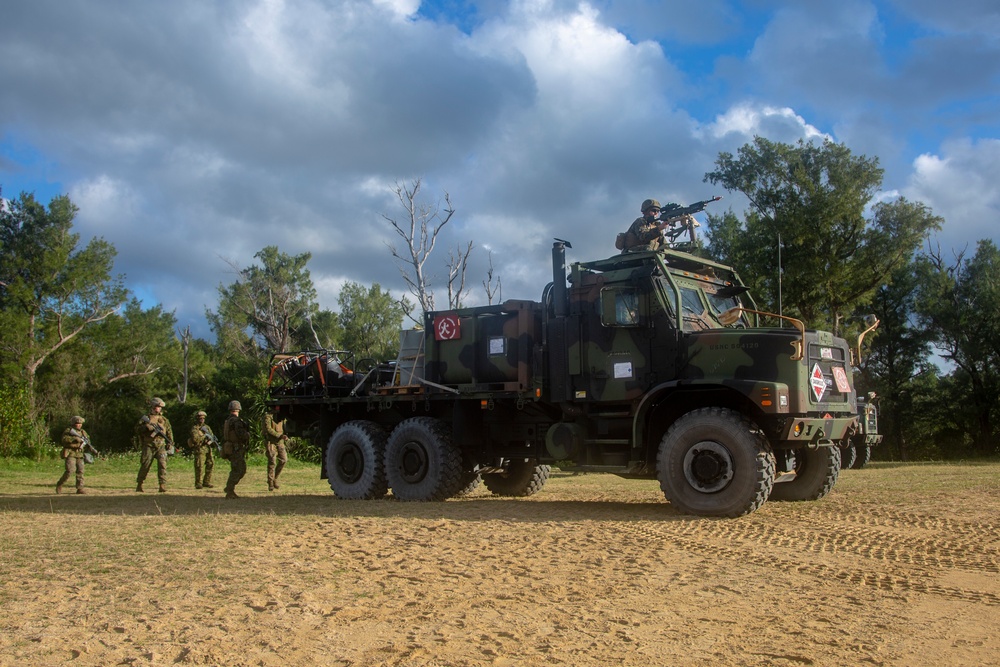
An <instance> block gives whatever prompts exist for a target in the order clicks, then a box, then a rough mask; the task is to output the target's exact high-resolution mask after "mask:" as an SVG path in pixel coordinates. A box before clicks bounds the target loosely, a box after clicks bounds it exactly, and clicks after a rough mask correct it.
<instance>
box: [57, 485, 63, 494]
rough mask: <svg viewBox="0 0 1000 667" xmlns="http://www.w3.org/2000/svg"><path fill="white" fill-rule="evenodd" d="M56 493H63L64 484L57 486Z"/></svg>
mask: <svg viewBox="0 0 1000 667" xmlns="http://www.w3.org/2000/svg"><path fill="white" fill-rule="evenodd" d="M56 493H62V484H56Z"/></svg>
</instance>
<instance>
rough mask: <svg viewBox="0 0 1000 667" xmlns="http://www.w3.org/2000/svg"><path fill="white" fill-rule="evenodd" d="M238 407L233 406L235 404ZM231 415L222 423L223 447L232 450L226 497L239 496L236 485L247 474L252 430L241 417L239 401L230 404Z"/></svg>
mask: <svg viewBox="0 0 1000 667" xmlns="http://www.w3.org/2000/svg"><path fill="white" fill-rule="evenodd" d="M234 404H235V405H236V406H237V407H235V408H234V407H233V405H234ZM229 406H230V407H229V413H230V414H229V417H227V418H226V423H225V424H223V425H222V442H223V448H225V449H229V450H231V453H230V454H229V479H227V480H226V498H238V497H239V496H237V495H236V485H237V484H239V483H240V480H241V479H243V476H244V475H246V474H247V445H248V444H249V442H250V431H249V429H248V428H247V424H246V422H245V421H243V420H242V419H240V407H239V402H238V401H232V402H230V404H229Z"/></svg>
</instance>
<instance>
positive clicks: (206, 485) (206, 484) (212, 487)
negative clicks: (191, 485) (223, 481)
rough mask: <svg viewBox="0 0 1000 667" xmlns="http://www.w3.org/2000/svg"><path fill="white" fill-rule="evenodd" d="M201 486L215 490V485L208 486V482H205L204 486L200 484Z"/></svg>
mask: <svg viewBox="0 0 1000 667" xmlns="http://www.w3.org/2000/svg"><path fill="white" fill-rule="evenodd" d="M202 486H204V487H205V488H206V489H214V488H215V485H213V484H209V483H208V482H205V483H204V484H202Z"/></svg>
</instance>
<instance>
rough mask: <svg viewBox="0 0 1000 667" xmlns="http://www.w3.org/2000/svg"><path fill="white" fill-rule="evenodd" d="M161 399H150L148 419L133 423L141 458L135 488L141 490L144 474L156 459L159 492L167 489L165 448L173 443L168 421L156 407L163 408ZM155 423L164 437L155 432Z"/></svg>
mask: <svg viewBox="0 0 1000 667" xmlns="http://www.w3.org/2000/svg"><path fill="white" fill-rule="evenodd" d="M163 405H164V403H163V401H161V400H160V399H158V398H154V399H153V400H152V401H150V408H149V414H148V415H147V417H148V418H149V419H148V420H147V419H146V418H145V417H144V418H143V419H140V420H139V423H138V424H136V425H135V435H136V436H137V437H138V438H139V444H140V446H141V447H142V459H141V463H140V464H139V475H138V476H137V477H136V479H135V490H136V491H139V492H141V491H142V483H143V482H144V481H146V475H147V474H149V469H150V468H151V467H152V466H153V460H154V459H155V460H156V476H157V480H158V481H159V483H160V493H166V491H167V456H168V453H167V450H168V448H170V447H171V446H172V445H173V442H174V431H173V429H172V428H171V426H170V421H169V420H168V419H167V418H166V417H164V416H163V415H162V414H160V411H159V410H157V409H156V408H157V407H159V408H161V409H162V408H163ZM153 424H156V425H157V426H159V427H160V429H161V430H162V431H163V433H164V434H166V436H167V437H166V438H164V437H163V436H162V435H160V434H159V433H157V432H156V429H155V428H154V427H153Z"/></svg>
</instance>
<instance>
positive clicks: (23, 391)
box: [0, 384, 55, 460]
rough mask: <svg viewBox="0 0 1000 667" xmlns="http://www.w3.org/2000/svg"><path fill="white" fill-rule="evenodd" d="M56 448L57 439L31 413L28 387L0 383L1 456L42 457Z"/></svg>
mask: <svg viewBox="0 0 1000 667" xmlns="http://www.w3.org/2000/svg"><path fill="white" fill-rule="evenodd" d="M54 448H55V443H54V442H53V441H52V440H50V439H49V438H48V437H47V434H46V433H45V428H44V427H43V426H42V425H41V424H40V422H39V420H38V419H37V418H35V417H33V415H32V413H31V399H30V393H29V391H28V389H27V387H25V386H24V385H20V386H19V385H14V384H11V385H0V457H15V456H25V457H31V458H33V459H36V460H40V459H41V458H42V457H43V456H44V454H45V453H46V452H48V451H51V450H53V449H54Z"/></svg>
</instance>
